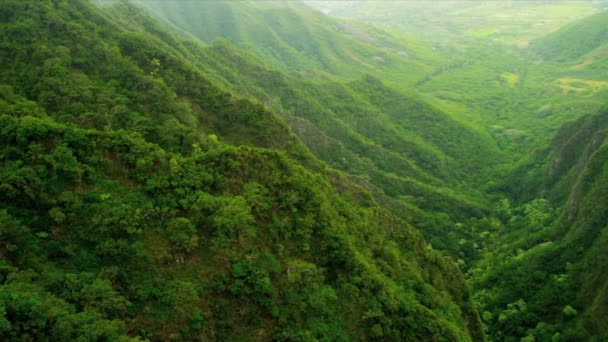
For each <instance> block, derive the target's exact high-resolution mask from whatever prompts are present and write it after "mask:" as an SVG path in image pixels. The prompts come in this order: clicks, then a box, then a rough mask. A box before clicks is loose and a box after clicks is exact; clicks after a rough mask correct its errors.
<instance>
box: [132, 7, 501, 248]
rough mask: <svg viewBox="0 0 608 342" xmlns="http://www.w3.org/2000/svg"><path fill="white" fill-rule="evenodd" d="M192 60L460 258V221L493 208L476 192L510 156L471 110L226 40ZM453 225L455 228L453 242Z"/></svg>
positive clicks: (218, 41) (371, 77) (215, 43)
mask: <svg viewBox="0 0 608 342" xmlns="http://www.w3.org/2000/svg"><path fill="white" fill-rule="evenodd" d="M174 5H175V4H174ZM120 12H121V13H122V12H125V11H124V10H123V11H120ZM254 14H255V12H254ZM132 20H134V19H133V16H132V14H130V15H129V16H128V17H125V18H124V21H125V24H128V22H130V21H132ZM258 24H259V25H262V24H261V23H258ZM188 59H189V61H190V62H191V63H193V64H195V65H197V66H199V67H200V68H201V69H203V70H205V72H206V73H208V75H209V77H212V78H213V79H214V80H215V81H216V82H217V83H218V84H222V85H223V86H224V87H225V88H226V89H229V90H230V91H231V92H234V93H237V94H242V95H244V96H249V97H251V98H255V99H257V100H259V101H262V102H263V103H264V105H265V106H267V107H269V108H273V109H274V110H275V111H276V112H277V113H279V114H280V115H281V116H282V117H283V118H284V119H285V120H286V121H287V122H288V124H289V125H290V126H291V128H292V129H293V131H294V132H295V133H296V134H297V135H298V137H299V138H300V139H301V140H302V141H303V142H304V143H305V144H306V145H307V146H308V147H309V148H310V149H311V150H312V151H313V152H314V154H315V155H316V156H317V157H319V158H321V159H323V160H324V161H326V162H327V163H328V164H329V165H330V166H332V167H334V168H337V169H340V170H343V171H345V172H348V173H349V174H350V175H352V176H354V180H355V181H356V182H357V183H358V184H360V185H362V186H364V187H365V188H367V189H368V190H370V191H371V192H372V193H373V194H374V197H375V198H376V199H377V200H378V201H379V202H380V203H381V204H383V205H385V206H387V207H389V208H391V210H392V211H393V212H394V213H395V214H397V215H398V216H400V217H401V218H404V219H406V220H408V221H412V222H415V223H416V225H417V226H419V227H422V228H424V229H422V231H423V233H424V234H425V237H426V238H427V239H431V240H432V241H433V245H434V246H435V247H437V248H439V249H441V250H444V251H448V252H449V253H450V254H451V255H453V256H455V255H456V254H457V253H458V252H457V250H458V249H459V245H458V241H459V240H460V237H459V234H460V233H457V232H456V230H457V229H454V225H455V223H456V222H464V221H466V220H468V219H469V218H471V217H474V218H478V217H480V216H482V215H483V213H484V211H486V210H487V206H486V205H485V199H484V198H483V195H482V194H481V193H480V191H478V190H476V189H477V188H478V187H479V186H485V185H486V183H489V182H490V179H489V178H488V177H489V176H490V175H492V174H493V172H494V171H493V169H494V168H495V167H496V165H497V164H499V163H500V162H502V161H503V160H504V159H503V157H504V156H503V155H502V154H501V153H500V151H499V150H498V148H497V146H496V143H495V142H494V140H493V139H492V137H491V136H490V135H489V133H487V132H486V131H485V130H484V129H482V128H480V127H479V126H477V125H475V124H474V122H471V120H469V121H468V122H465V120H466V119H464V118H465V117H466V116H460V117H456V116H453V115H450V114H448V113H446V112H445V111H443V110H441V109H439V107H437V106H435V105H430V104H428V103H427V102H426V101H425V100H423V99H422V98H421V97H420V96H419V95H417V94H415V93H409V94H406V93H403V92H400V91H398V90H395V89H393V88H392V87H390V86H389V85H387V84H385V82H383V81H380V80H378V79H377V78H375V77H373V76H369V75H367V76H363V77H360V78H358V79H357V80H354V81H348V82H345V81H344V80H343V79H340V78H336V77H331V76H319V77H317V78H316V79H314V80H311V79H309V78H307V77H302V75H300V74H294V73H288V72H285V71H284V70H282V69H281V68H277V67H274V66H271V65H269V64H268V63H265V62H264V61H262V60H260V59H258V58H255V57H254V56H253V55H251V54H249V53H244V52H243V51H240V50H238V49H235V48H234V47H233V46H231V44H230V43H229V42H227V41H226V40H215V41H214V42H213V43H212V44H211V45H210V46H209V47H207V48H205V49H203V50H197V53H196V54H195V55H193V56H188ZM446 230H451V231H452V232H451V233H450V238H449V239H445V233H444V232H445V231H446Z"/></svg>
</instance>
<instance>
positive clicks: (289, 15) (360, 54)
mask: <svg viewBox="0 0 608 342" xmlns="http://www.w3.org/2000/svg"><path fill="white" fill-rule="evenodd" d="M136 3H137V4H138V5H140V6H142V7H144V8H146V9H149V10H150V11H152V12H153V13H154V14H155V15H157V16H158V17H159V18H162V19H163V20H164V21H165V22H166V23H169V24H170V25H171V26H173V27H175V28H178V29H179V30H181V31H182V32H186V33H188V34H191V35H194V36H196V37H198V38H199V39H201V40H202V41H204V42H206V43H211V42H212V41H213V40H214V39H215V38H218V37H223V38H225V39H227V40H228V41H230V42H231V43H233V44H234V45H236V46H237V47H239V48H243V49H245V50H247V51H249V52H252V53H254V54H256V55H257V56H258V57H260V58H261V59H263V60H264V61H266V62H268V63H270V64H272V65H274V66H277V67H280V68H284V69H287V70H292V71H300V72H303V74H302V75H307V72H310V73H312V74H313V75H314V74H315V73H317V72H319V71H325V72H329V73H332V74H336V75H341V76H353V75H361V74H363V73H373V74H379V75H383V76H384V77H386V78H387V79H390V80H391V81H393V82H395V83H397V84H403V85H406V84H411V83H413V82H415V81H416V80H418V79H419V78H421V77H423V76H424V74H425V73H426V72H428V71H430V70H432V67H433V65H436V64H437V63H438V62H439V61H440V59H439V58H438V57H437V56H436V54H435V53H434V52H433V51H432V50H431V49H430V48H429V47H427V46H425V45H424V44H422V43H420V42H418V41H416V40H414V39H404V38H402V37H400V36H396V35H392V34H389V33H387V32H384V31H381V30H378V29H375V28H372V27H370V26H366V25H362V24H357V23H352V22H345V21H340V20H337V19H334V18H331V17H328V16H326V15H324V14H322V13H321V12H318V11H316V10H313V9H311V8H309V7H307V6H305V5H303V4H301V3H298V2H295V1H286V2H274V1H238V2H234V1H215V0H214V1H139V2H137V1H136ZM309 76H310V75H309Z"/></svg>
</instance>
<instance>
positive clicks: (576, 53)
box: [532, 11, 608, 62]
mask: <svg viewBox="0 0 608 342" xmlns="http://www.w3.org/2000/svg"><path fill="white" fill-rule="evenodd" d="M606 22H608V11H604V12H601V13H598V14H595V15H592V16H590V17H587V18H584V19H582V20H578V21H575V22H573V23H571V24H569V25H566V26H565V27H563V28H561V29H560V30H558V31H556V32H553V33H551V34H549V35H547V36H545V37H542V38H541V39H539V40H536V41H533V42H532V49H533V50H534V51H535V52H537V53H538V54H540V55H541V56H543V57H544V58H546V59H551V60H556V61H558V62H569V61H573V60H576V59H578V58H580V57H582V56H585V55H587V54H589V53H591V52H593V51H594V50H596V49H598V48H599V47H601V46H603V45H606V44H608V25H606Z"/></svg>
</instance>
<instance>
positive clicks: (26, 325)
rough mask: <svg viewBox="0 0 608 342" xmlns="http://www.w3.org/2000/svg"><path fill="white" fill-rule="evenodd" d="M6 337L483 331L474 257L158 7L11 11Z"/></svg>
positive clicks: (0, 185)
mask: <svg viewBox="0 0 608 342" xmlns="http://www.w3.org/2000/svg"><path fill="white" fill-rule="evenodd" d="M0 20H1V23H2V25H0V35H1V36H2V37H4V39H2V40H1V41H0V45H1V50H2V52H3V53H2V54H1V55H0V57H1V58H2V63H0V68H1V71H2V72H0V84H1V85H0V123H1V124H0V175H1V177H0V190H1V191H0V208H2V209H1V210H0V241H1V242H2V243H1V244H0V266H1V267H0V280H1V281H0V308H1V310H0V339H2V340H22V339H25V340H45V339H53V340H62V341H70V340H78V339H84V340H111V341H128V340H134V341H135V340H143V339H148V340H163V341H164V340H247V339H250V338H252V336H255V339H256V340H315V339H317V340H322V339H327V340H343V341H347V340H353V339H357V338H362V339H367V340H371V339H388V340H425V339H428V340H441V339H447V340H454V341H483V339H484V337H483V331H482V328H481V325H480V323H479V319H478V317H477V314H476V312H475V310H474V308H473V307H472V305H471V302H470V299H469V297H470V294H469V293H468V290H467V288H466V286H465V283H464V279H463V277H462V274H461V273H460V272H459V271H458V269H457V268H456V266H455V265H454V264H453V263H452V262H450V261H449V260H447V259H445V258H443V257H442V256H441V255H439V254H438V253H437V252H435V251H433V250H432V249H431V248H429V247H428V246H427V245H426V244H425V243H424V241H423V239H422V238H421V236H420V234H419V233H418V232H417V231H416V230H414V229H413V228H412V227H411V226H410V225H408V224H407V223H405V222H404V221H402V220H400V219H398V218H396V217H395V216H394V215H392V214H391V213H389V212H388V211H386V210H385V209H383V208H381V207H379V206H378V205H377V204H376V202H375V201H374V200H373V199H372V198H371V196H370V195H369V193H368V192H366V191H365V190H363V189H362V188H360V187H359V186H357V185H355V184H354V183H353V182H351V181H350V180H349V178H348V177H347V176H345V175H343V174H342V173H340V172H337V171H333V170H329V169H327V168H326V167H325V166H323V164H322V163H321V162H319V161H318V160H317V159H316V158H315V157H314V156H313V155H312V154H311V153H310V152H309V150H308V149H307V148H306V147H305V146H304V145H303V144H302V143H301V142H300V140H299V139H298V138H297V137H296V136H295V135H294V134H293V133H292V131H291V129H290V128H289V126H287V125H286V124H285V121H284V119H282V118H281V117H280V116H279V115H277V114H275V112H274V111H273V110H271V109H269V108H265V107H264V106H263V105H261V104H259V103H258V102H254V101H251V100H250V99H246V98H243V97H241V96H239V95H238V94H235V93H231V92H228V91H227V85H228V84H227V82H220V81H218V80H217V79H218V75H208V74H207V72H206V71H203V70H201V69H200V68H199V67H198V66H197V65H196V64H195V63H193V62H191V58H192V57H193V56H201V55H204V52H203V50H202V49H201V47H200V45H199V44H196V43H192V42H187V41H183V40H181V39H177V38H175V36H174V35H173V34H171V33H170V32H167V31H166V30H164V29H163V28H162V26H160V25H158V24H157V23H155V22H154V21H153V20H151V19H150V18H149V17H148V16H147V15H145V14H142V13H141V12H140V11H139V10H138V9H136V8H133V7H131V6H129V5H126V4H124V3H121V4H119V5H117V6H116V7H111V8H108V9H104V10H101V9H98V8H96V7H95V6H93V5H91V4H90V3H89V2H88V1H80V0H64V1H39V0H36V1H23V0H19V1H5V2H4V3H3V6H2V8H1V10H0Z"/></svg>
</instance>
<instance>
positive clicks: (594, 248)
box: [471, 110, 608, 341]
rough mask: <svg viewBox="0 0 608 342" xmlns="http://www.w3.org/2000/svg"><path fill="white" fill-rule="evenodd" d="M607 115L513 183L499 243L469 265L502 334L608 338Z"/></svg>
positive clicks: (591, 119) (570, 131) (586, 123)
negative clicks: (475, 264)
mask: <svg viewBox="0 0 608 342" xmlns="http://www.w3.org/2000/svg"><path fill="white" fill-rule="evenodd" d="M607 161H608V111H606V110H604V111H603V112H602V113H600V114H598V115H594V116H587V117H583V118H581V119H579V120H578V121H576V122H573V123H569V124H566V125H564V127H563V128H562V129H561V130H560V131H559V133H558V134H557V135H556V137H555V138H554V140H553V142H552V144H551V146H550V147H549V148H548V149H546V150H544V151H542V152H540V153H538V154H537V155H536V156H535V157H533V158H532V159H531V160H530V161H528V162H527V163H526V164H525V165H522V166H521V167H520V169H519V170H518V171H517V172H516V174H515V175H514V177H513V178H512V179H511V180H510V181H509V182H508V183H509V184H510V186H511V188H510V189H511V192H512V193H513V194H515V195H516V198H519V199H520V200H521V201H523V203H522V204H521V205H518V206H516V207H510V206H509V205H508V201H503V202H502V203H501V204H500V206H499V207H500V213H501V214H502V215H504V217H505V218H506V220H505V227H504V228H503V233H502V235H501V236H500V237H499V238H498V246H499V247H498V248H495V249H494V250H493V251H491V252H489V253H488V255H487V256H486V257H485V258H484V260H483V261H482V262H481V263H480V264H479V265H478V267H477V268H475V269H473V270H472V271H471V277H472V284H473V287H474V289H476V290H477V291H478V292H477V293H476V295H475V296H476V300H477V301H478V303H479V304H480V310H482V311H483V314H482V316H483V318H484V320H485V322H486V325H488V326H489V327H490V335H491V336H493V337H495V338H500V339H507V337H508V338H523V337H525V336H533V337H535V338H536V339H537V340H541V341H542V340H550V339H551V338H553V340H556V341H582V340H587V339H591V340H597V341H603V340H605V339H606V338H608V330H606V327H607V326H608V325H607V323H608V321H606V317H608V316H607V311H606V308H607V307H608V305H607V303H608V296H607V294H608V292H607V291H606V289H607V288H608V279H607V278H606V270H607V268H608V261H607V260H606V255H608V250H607V249H606V246H608V244H607V242H608V240H607V238H608V226H607V222H608V206H607V204H608V198H607V194H608V162H607Z"/></svg>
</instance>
